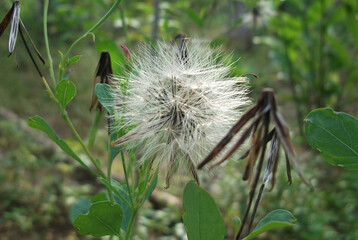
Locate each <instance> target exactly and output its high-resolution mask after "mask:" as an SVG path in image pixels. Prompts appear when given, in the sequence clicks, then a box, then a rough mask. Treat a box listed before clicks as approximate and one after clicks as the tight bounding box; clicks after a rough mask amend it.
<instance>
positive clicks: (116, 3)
mask: <svg viewBox="0 0 358 240" xmlns="http://www.w3.org/2000/svg"><path fill="white" fill-rule="evenodd" d="M121 1H122V0H116V2H115V3H114V4H113V5H112V7H111V8H110V9H109V10H108V12H107V13H106V14H105V15H104V16H103V17H102V18H101V19H100V20H99V21H98V22H97V23H96V24H95V25H93V26H92V27H91V28H90V29H89V30H88V31H87V32H86V33H85V34H83V35H82V36H81V37H79V38H78V39H77V40H76V41H74V42H73V43H72V45H71V46H70V47H69V49H68V50H67V52H66V53H65V55H64V56H63V59H62V60H61V63H60V69H59V79H60V80H61V79H62V76H63V72H64V71H65V70H66V69H65V61H66V60H67V58H68V55H69V54H70V52H71V51H72V49H73V48H74V47H75V46H76V45H77V44H78V43H79V42H80V41H82V40H83V39H84V38H86V37H87V36H88V35H90V34H92V32H93V31H94V30H95V29H96V28H98V27H99V26H100V25H101V24H102V23H103V22H104V21H105V20H106V19H107V18H108V17H109V16H110V15H111V14H112V12H113V11H114V9H116V7H117V6H118V5H119V3H120V2H121Z"/></svg>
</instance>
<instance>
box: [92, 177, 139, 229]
mask: <svg viewBox="0 0 358 240" xmlns="http://www.w3.org/2000/svg"><path fill="white" fill-rule="evenodd" d="M99 180H100V181H101V182H102V183H103V184H104V185H106V186H107V188H109V189H111V190H112V192H113V193H114V201H115V202H116V203H118V204H119V205H120V206H121V208H122V226H121V227H122V229H123V230H124V231H127V228H128V224H129V221H130V218H131V216H132V212H133V211H132V208H131V205H130V202H131V201H130V198H129V192H128V188H127V186H124V185H122V184H120V183H119V182H117V181H116V180H114V179H112V180H111V184H110V183H109V182H108V180H107V179H105V178H102V177H100V178H99Z"/></svg>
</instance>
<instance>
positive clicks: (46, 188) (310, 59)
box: [0, 0, 358, 240]
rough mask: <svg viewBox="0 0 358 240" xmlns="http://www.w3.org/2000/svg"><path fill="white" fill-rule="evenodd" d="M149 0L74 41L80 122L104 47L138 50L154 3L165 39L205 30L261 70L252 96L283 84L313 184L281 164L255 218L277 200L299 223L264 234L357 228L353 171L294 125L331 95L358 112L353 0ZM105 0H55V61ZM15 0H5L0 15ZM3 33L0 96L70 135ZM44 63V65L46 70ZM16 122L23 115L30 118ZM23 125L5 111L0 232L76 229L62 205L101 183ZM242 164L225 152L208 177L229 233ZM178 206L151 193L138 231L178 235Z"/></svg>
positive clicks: (340, 233)
mask: <svg viewBox="0 0 358 240" xmlns="http://www.w3.org/2000/svg"><path fill="white" fill-rule="evenodd" d="M153 2H154V1H149V0H143V1H123V3H121V6H120V8H121V9H118V11H116V12H115V13H114V14H113V15H112V16H111V17H110V19H109V21H107V22H106V23H104V25H103V26H101V27H100V28H99V29H98V30H96V31H95V35H96V38H95V42H94V41H93V39H92V38H91V37H89V38H87V39H86V40H85V41H83V42H82V43H81V44H80V45H79V46H77V47H76V48H75V49H74V52H73V54H74V55H81V56H82V57H81V59H80V60H79V61H78V62H77V63H74V64H73V65H71V67H70V70H69V71H68V72H67V73H66V77H67V78H69V79H70V80H72V81H73V82H74V83H75V85H76V89H77V96H76V98H75V99H74V100H73V101H72V102H71V103H70V104H69V109H68V111H69V114H70V115H71V117H72V118H73V119H74V124H75V125H76V127H78V128H79V132H80V134H81V135H82V136H84V137H87V136H88V129H89V127H90V124H91V121H92V118H93V116H94V113H90V112H89V111H88V108H89V105H90V100H91V94H92V89H91V88H92V78H93V76H94V73H95V68H96V64H97V60H98V57H99V51H101V50H103V48H107V47H108V46H110V48H111V49H112V51H115V50H113V49H115V48H117V49H118V50H117V53H116V54H117V56H116V58H117V59H118V61H116V62H114V63H113V65H114V68H116V66H117V67H118V65H117V64H118V62H121V61H123V54H122V52H121V48H120V45H122V44H125V45H127V46H128V47H130V50H131V51H133V52H135V50H136V48H137V46H138V45H137V43H140V42H143V41H150V39H151V36H152V29H153V19H154V13H155V11H156V10H157V11H159V21H158V23H159V31H158V38H159V39H163V40H165V41H170V40H171V39H172V38H173V37H174V36H175V35H176V34H177V33H179V32H180V33H185V34H186V35H188V36H190V37H198V38H201V39H205V40H207V41H210V42H212V45H214V46H218V45H222V46H223V50H225V51H227V52H229V53H231V54H232V61H234V60H237V62H235V63H234V64H233V74H235V75H242V74H246V73H255V74H257V75H258V76H259V78H258V79H255V78H252V80H251V86H252V93H251V95H252V97H256V96H257V95H258V93H259V90H260V88H262V87H264V86H268V87H273V88H274V89H275V90H276V92H277V93H278V102H279V104H280V107H281V108H282V110H283V111H282V112H283V113H284V117H285V118H286V119H287V120H288V125H289V126H291V131H292V134H293V136H294V142H295V143H296V152H297V155H298V158H299V161H300V162H301V167H302V168H303V169H305V174H306V176H307V177H308V178H309V179H312V182H313V184H314V185H315V190H314V191H309V189H307V188H306V187H305V186H304V185H303V184H302V183H301V182H300V180H299V179H298V178H297V177H294V179H293V180H294V182H293V184H292V186H288V184H287V183H286V182H287V180H286V179H285V174H284V170H283V169H281V170H280V171H281V174H279V179H280V180H279V181H278V183H277V185H276V187H275V189H274V190H273V191H272V192H265V193H264V198H263V200H262V202H261V205H260V207H259V208H258V212H257V216H258V219H260V218H262V217H263V216H265V215H266V214H267V213H268V212H270V211H272V210H273V209H277V208H285V209H288V210H290V211H291V212H292V213H293V214H294V216H295V217H296V218H297V219H298V223H297V224H296V226H295V227H293V228H287V229H278V230H273V231H270V232H268V233H267V234H265V235H263V236H260V237H259V239H272V240H273V239H307V240H310V239H345V240H353V239H358V230H357V229H358V222H357V221H356V216H357V215H358V204H357V199H358V185H357V176H356V173H354V172H349V171H342V170H341V169H339V168H336V167H332V166H329V165H328V164H326V163H324V162H323V161H322V159H321V158H320V157H319V156H317V155H315V154H316V153H315V152H313V151H312V150H311V149H309V148H308V147H307V144H306V142H305V140H304V139H303V138H302V137H303V135H301V136H300V133H301V134H302V129H303V118H304V116H305V115H307V113H308V112H309V111H310V110H312V109H314V108H316V107H323V106H324V107H325V106H331V107H334V108H335V109H337V110H339V111H346V112H349V113H351V114H352V115H355V116H357V114H358V105H357V104H356V103H357V102H358V91H357V87H356V81H357V78H358V65H357V64H358V63H357V54H358V20H357V16H358V3H357V1H351V0H341V1H339V0H317V1H311V0H303V1H302V0H286V1H281V0H272V1H269V0H255V1H251V0H245V1H237V0H227V1H219V0H209V1H207V0H198V1H188V0H176V1H169V0H161V1H160V5H159V6H160V7H159V9H155V7H154V5H153ZM111 3H112V1H109V0H90V1H77V0H76V1H70V0H52V1H50V9H49V22H48V25H49V35H50V46H51V52H52V54H53V57H54V62H55V66H56V65H57V64H58V63H59V54H58V52H57V51H58V50H61V51H64V50H65V49H67V48H68V46H69V44H70V43H71V42H73V41H74V39H76V38H77V37H78V36H79V35H80V34H82V33H84V32H85V31H86V30H87V29H88V28H89V27H90V26H91V25H92V24H93V23H94V22H95V21H96V20H97V19H99V18H100V17H101V16H102V15H103V14H104V13H105V11H106V10H107V9H108V8H109V7H110V5H111ZM11 4H12V1H10V0H7V1H1V2H0V16H1V17H2V16H4V15H5V13H6V12H7V10H8V9H9V7H10V6H11ZM21 4H22V8H21V17H22V20H23V22H24V24H25V25H26V27H27V29H28V31H29V32H30V34H31V37H32V38H33V40H34V42H35V43H36V45H37V46H38V47H39V50H40V52H41V53H44V52H45V51H44V47H43V46H44V44H43V32H42V20H41V16H42V10H43V6H42V4H43V1H21ZM7 37H8V32H6V33H5V34H4V36H2V38H1V39H0V63H1V68H0V73H1V78H0V86H1V87H0V96H1V100H0V105H1V107H4V108H7V109H11V110H12V111H13V112H15V113H16V114H17V115H18V116H20V117H21V118H24V119H26V118H28V117H29V116H32V115H35V114H40V115H42V116H46V119H47V120H48V121H49V122H50V123H51V126H54V128H55V129H56V130H57V132H60V133H61V136H60V137H61V138H69V137H70V133H69V132H68V131H67V130H64V125H65V124H64V123H63V122H62V121H61V120H60V117H59V115H58V112H57V110H56V109H55V107H54V105H53V104H52V103H51V101H50V100H49V98H48V96H47V93H46V92H45V91H44V88H43V86H42V85H41V84H42V83H41V81H40V79H38V78H37V75H36V72H35V69H33V67H32V65H31V63H30V60H29V58H28V56H27V55H26V53H25V52H24V47H23V45H22V43H21V42H20V41H18V44H17V46H16V53H14V56H11V57H10V58H8V57H7ZM74 55H73V56H74ZM15 57H16V58H15ZM17 64H18V66H19V69H17V67H16V65H17ZM46 67H47V66H46ZM46 67H42V68H43V70H44V73H45V75H47V76H48V73H47V68H46ZM115 71H117V73H120V71H119V70H115ZM20 122H21V124H22V125H25V123H24V122H25V121H23V120H22V121H20ZM23 129H24V128H23V127H19V125H18V123H15V122H14V121H11V120H10V121H9V120H4V119H2V118H0V184H1V188H0V223H1V227H0V238H1V239H19V238H18V237H19V236H24V235H25V234H26V235H27V236H28V237H29V239H40V237H39V236H42V237H43V236H45V237H44V238H43V239H80V237H79V236H78V235H77V234H76V233H75V231H74V229H73V227H72V226H71V223H70V220H69V215H68V211H69V207H70V205H71V204H72V203H73V202H74V197H88V196H89V195H90V193H92V192H98V191H100V190H101V189H96V187H89V186H90V185H87V184H85V185H81V187H79V186H78V181H79V180H78V178H76V177H74V175H73V174H71V172H72V171H73V169H76V171H77V168H75V167H74V165H75V164H74V162H73V161H72V160H70V161H68V160H64V159H66V158H65V156H64V155H63V154H59V153H57V152H53V151H52V152H51V151H50V152H48V150H46V148H44V145H43V144H39V143H38V142H37V141H34V140H33V138H32V137H31V136H29V135H28V133H27V132H24V131H23ZM300 129H301V130H300ZM100 134H101V133H100ZM104 136H105V129H104V128H103V133H102V137H103V138H105V137H104ZM99 139H101V136H100V138H99ZM69 142H70V143H72V142H71V141H69ZM104 145H105V144H104V143H103V144H102V142H101V141H100V140H99V141H97V144H96V146H95V149H94V151H96V153H98V155H99V156H101V155H103V154H104V152H105V146H104ZM72 147H73V148H74V149H76V146H72ZM77 149H78V147H77ZM243 167H244V164H243V163H240V162H237V161H232V162H230V163H228V164H227V166H225V169H222V170H221V171H219V172H218V173H217V174H216V175H215V177H214V178H213V177H210V179H209V178H208V179H206V181H204V182H205V183H204V186H203V187H205V188H206V189H207V190H209V191H210V193H212V195H213V197H214V198H215V200H216V201H217V203H218V205H219V208H220V210H221V212H222V213H223V216H224V219H225V223H226V226H227V229H228V230H227V232H228V236H232V235H233V229H234V227H233V223H232V220H231V217H232V216H235V215H236V216H240V217H241V216H242V214H243V212H244V209H245V206H246V201H247V194H248V188H247V183H246V182H243V181H242V180H241V177H242V176H241V173H242V169H243ZM117 171H118V172H120V171H119V170H117ZM202 175H204V174H202ZM294 176H295V173H294ZM86 178H87V177H86V175H85V177H84V179H86ZM204 178H205V177H204ZM82 180H83V179H82ZM82 180H81V181H82ZM204 180H205V179H204ZM86 181H87V180H86ZM158 185H160V184H158ZM173 187H174V188H175V186H173ZM177 190H178V191H176V192H173V194H174V195H179V196H181V195H182V191H183V189H182V188H180V187H178V189H177ZM240 214H241V215H240ZM180 216H181V213H180V210H178V208H176V207H173V206H171V205H170V204H169V205H168V206H167V207H165V208H162V209H160V210H156V209H152V208H151V205H150V204H149V203H148V204H147V205H145V207H144V210H143V212H142V215H141V217H140V218H139V220H138V231H137V234H138V239H148V238H147V237H148V236H151V237H153V239H163V240H164V239H184V237H183V236H184V235H183V229H184V227H183V224H182V223H181V217H180ZM230 231H231V232H230ZM82 239H85V238H84V237H82Z"/></svg>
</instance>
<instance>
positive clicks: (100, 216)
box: [73, 201, 122, 237]
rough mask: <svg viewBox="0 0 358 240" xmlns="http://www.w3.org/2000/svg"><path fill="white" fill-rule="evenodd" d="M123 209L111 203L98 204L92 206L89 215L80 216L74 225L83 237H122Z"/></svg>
mask: <svg viewBox="0 0 358 240" xmlns="http://www.w3.org/2000/svg"><path fill="white" fill-rule="evenodd" d="M121 222H122V209H121V207H120V206H119V205H118V204H112V203H111V202H109V201H103V202H96V203H94V204H92V205H91V207H90V210H89V212H88V214H86V215H83V214H80V215H79V216H78V217H77V218H76V220H75V221H74V223H73V225H74V226H75V227H76V229H77V231H78V232H79V233H80V234H83V235H92V236H95V237H101V236H107V235H115V236H119V235H120V229H121V224H122V223H121Z"/></svg>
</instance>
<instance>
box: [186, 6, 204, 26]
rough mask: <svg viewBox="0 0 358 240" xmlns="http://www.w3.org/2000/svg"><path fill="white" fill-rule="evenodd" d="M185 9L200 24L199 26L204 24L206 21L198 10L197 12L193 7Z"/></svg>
mask: <svg viewBox="0 0 358 240" xmlns="http://www.w3.org/2000/svg"><path fill="white" fill-rule="evenodd" d="M184 11H185V12H186V14H187V15H188V17H189V18H190V19H191V20H192V21H193V22H195V23H196V24H198V25H199V27H203V26H204V22H203V20H202V19H201V18H200V16H199V14H198V13H197V12H195V11H194V10H193V9H191V8H186V9H184Z"/></svg>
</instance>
